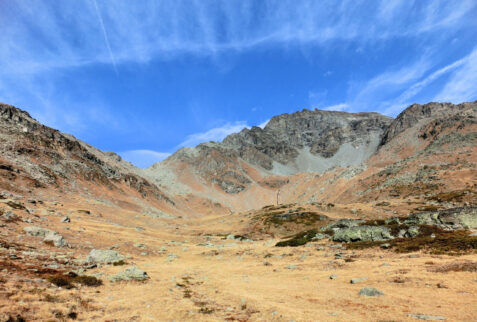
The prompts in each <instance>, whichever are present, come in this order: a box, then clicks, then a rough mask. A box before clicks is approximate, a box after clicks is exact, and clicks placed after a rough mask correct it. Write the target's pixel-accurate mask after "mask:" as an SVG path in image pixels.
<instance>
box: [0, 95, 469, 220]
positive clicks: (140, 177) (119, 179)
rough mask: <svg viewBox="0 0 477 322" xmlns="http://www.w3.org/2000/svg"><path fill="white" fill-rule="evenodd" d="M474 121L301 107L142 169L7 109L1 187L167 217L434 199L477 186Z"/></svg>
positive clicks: (437, 113)
mask: <svg viewBox="0 0 477 322" xmlns="http://www.w3.org/2000/svg"><path fill="white" fill-rule="evenodd" d="M476 116H477V102H470V103H463V104H459V105H453V104H450V103H429V104H426V105H418V104H414V105H412V106H410V107H408V108H407V109H406V110H404V111H403V112H402V113H401V114H400V115H399V116H398V117H397V118H396V119H392V118H389V117H387V116H383V115H380V114H378V113H345V112H333V111H319V110H313V111H310V110H303V111H301V112H297V113H293V114H283V115H279V116H276V117H273V118H272V119H271V120H270V121H269V123H268V124H267V125H266V126H265V128H264V129H261V128H259V127H253V128H251V129H243V130H242V131H241V132H239V133H235V134H232V135H229V136H228V137H226V138H225V139H224V140H223V141H222V142H208V143H203V144H200V145H198V146H196V147H191V148H184V149H181V150H179V151H177V152H176V153H175V154H173V155H172V156H171V157H169V158H168V159H167V160H165V161H163V162H161V163H157V164H155V165H153V166H152V167H150V168H149V169H145V170H142V169H138V168H136V167H134V166H133V165H131V164H130V163H128V162H125V161H123V160H121V158H120V157H119V156H118V155H116V154H114V153H112V152H103V151H100V150H98V149H96V148H94V147H92V146H90V145H88V144H86V143H84V142H82V141H80V140H77V139H76V138H74V137H73V136H71V135H68V134H64V133H61V132H59V131H57V130H54V129H51V128H49V127H46V126H44V125H42V124H40V123H39V122H37V121H36V120H34V119H33V118H31V116H30V115H29V114H28V113H27V112H24V111H22V110H19V109H17V108H15V107H13V106H10V105H5V104H2V105H0V122H1V129H0V150H1V155H0V162H1V167H0V174H1V180H0V184H1V186H2V189H4V190H7V191H12V192H16V193H27V192H28V193H35V191H37V190H38V191H41V189H46V188H52V189H56V191H59V192H63V193H67V192H70V191H73V192H79V193H90V194H92V195H97V194H101V195H103V196H106V195H107V196H109V197H111V198H113V199H114V197H115V196H122V197H125V198H127V204H128V205H129V206H131V207H133V208H134V207H135V208H137V209H142V210H141V211H145V212H150V211H149V210H148V209H150V208H151V207H152V208H155V209H156V210H157V211H156V210H154V211H156V213H159V214H161V216H162V214H163V212H166V213H167V214H175V215H184V216H200V215H201V214H213V213H229V212H233V211H242V210H249V209H254V208H260V207H262V206H264V205H267V204H273V203H276V201H277V199H278V198H279V199H280V202H288V203H294V202H301V203H309V202H316V201H319V202H324V203H328V202H339V203H351V202H361V201H366V202H369V200H371V199H375V200H376V199H386V198H400V197H402V196H403V195H407V194H412V193H411V191H410V190H412V189H413V188H415V187H420V188H421V189H422V190H421V192H422V193H423V194H428V195H433V194H437V193H444V192H446V191H456V190H458V189H460V190H465V189H467V190H469V189H470V188H472V187H473V185H475V184H477V182H474V181H475V178H476V177H477V176H476V175H475V158H476V151H475V150H476V149H475V146H476V133H477V128H476V127H477V123H476ZM464 183H465V184H466V185H467V186H465V185H464ZM469 185H470V186H469ZM98 189H100V190H101V189H103V190H104V191H106V192H104V191H102V190H101V191H102V192H98ZM471 190H472V189H470V190H469V191H471ZM472 191H473V190H472ZM109 197H108V198H109ZM122 197H121V198H122ZM466 200H467V199H466ZM455 206H461V204H456V205H455ZM145 209H146V210H145ZM154 211H153V212H154Z"/></svg>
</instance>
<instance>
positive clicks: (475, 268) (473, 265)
mask: <svg viewBox="0 0 477 322" xmlns="http://www.w3.org/2000/svg"><path fill="white" fill-rule="evenodd" d="M427 270H428V271H429V272H434V273H447V272H473V273H476V272H477V262H471V261H464V262H454V263H450V264H444V265H441V266H438V267H429V268H428V269H427Z"/></svg>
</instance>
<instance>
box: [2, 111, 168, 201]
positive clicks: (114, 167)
mask: <svg viewBox="0 0 477 322" xmlns="http://www.w3.org/2000/svg"><path fill="white" fill-rule="evenodd" d="M0 151H1V154H0V175H1V177H2V179H4V180H1V181H0V185H1V187H2V189H4V190H7V191H12V192H15V193H28V192H31V191H32V190H34V189H40V190H41V189H47V188H54V189H57V190H58V191H64V192H67V191H70V192H84V191H85V190H88V189H93V187H98V186H99V187H104V188H105V189H107V190H108V191H112V192H116V193H119V194H121V193H124V192H125V191H124V189H132V190H133V191H135V192H137V194H138V195H140V196H141V197H142V198H152V199H155V200H157V201H165V202H173V201H172V200H171V199H170V198H169V197H167V196H166V195H165V194H164V193H162V192H161V191H160V189H159V188H158V187H156V186H155V185H153V184H151V183H150V182H149V181H148V180H146V179H145V178H143V177H142V176H140V175H139V174H138V172H137V170H138V169H137V168H136V167H135V166H133V165H132V164H130V163H129V162H125V161H123V160H122V159H121V157H120V156H118V155H117V154H115V153H113V152H103V151H100V150H98V149H96V148H94V147H92V146H90V145H88V144H86V143H84V142H82V141H80V140H78V139H76V138H74V137H73V136H71V135H69V134H65V133H61V132H59V131H58V130H54V129H52V128H49V127H47V126H44V125H42V124H40V123H39V122H38V121H36V120H35V119H33V118H32V117H31V116H30V115H29V114H28V113H27V112H25V111H22V110H20V109H18V108H16V107H13V106H11V105H6V104H0Z"/></svg>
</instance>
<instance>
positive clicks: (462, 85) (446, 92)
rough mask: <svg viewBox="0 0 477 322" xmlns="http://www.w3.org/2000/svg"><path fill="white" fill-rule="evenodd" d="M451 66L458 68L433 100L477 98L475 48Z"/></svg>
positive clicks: (456, 101)
mask: <svg viewBox="0 0 477 322" xmlns="http://www.w3.org/2000/svg"><path fill="white" fill-rule="evenodd" d="M452 67H453V68H456V67H459V68H458V69H457V70H456V71H455V73H453V74H452V76H451V77H450V78H449V80H448V81H447V83H446V84H445V85H444V87H443V88H442V90H441V91H440V92H439V93H438V94H437V95H436V96H435V98H434V100H436V101H441V102H442V101H446V102H454V103H460V102H463V101H470V100H475V99H477V48H475V49H474V50H473V51H472V53H471V54H470V55H468V56H467V57H465V58H464V59H461V60H459V61H457V62H456V63H454V64H453V66H452Z"/></svg>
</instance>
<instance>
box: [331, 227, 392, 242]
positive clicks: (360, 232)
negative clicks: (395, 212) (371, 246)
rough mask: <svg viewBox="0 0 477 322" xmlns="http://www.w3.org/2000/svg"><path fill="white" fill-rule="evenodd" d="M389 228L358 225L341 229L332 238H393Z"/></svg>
mask: <svg viewBox="0 0 477 322" xmlns="http://www.w3.org/2000/svg"><path fill="white" fill-rule="evenodd" d="M392 238H393V236H392V235H391V233H390V231H389V229H387V228H386V227H379V226H357V227H350V228H343V229H339V230H338V231H336V232H335V234H334V235H333V238H332V240H334V241H340V242H356V241H381V240H389V239H392Z"/></svg>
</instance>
